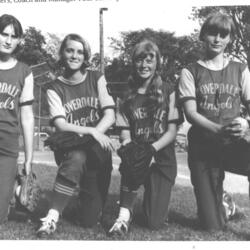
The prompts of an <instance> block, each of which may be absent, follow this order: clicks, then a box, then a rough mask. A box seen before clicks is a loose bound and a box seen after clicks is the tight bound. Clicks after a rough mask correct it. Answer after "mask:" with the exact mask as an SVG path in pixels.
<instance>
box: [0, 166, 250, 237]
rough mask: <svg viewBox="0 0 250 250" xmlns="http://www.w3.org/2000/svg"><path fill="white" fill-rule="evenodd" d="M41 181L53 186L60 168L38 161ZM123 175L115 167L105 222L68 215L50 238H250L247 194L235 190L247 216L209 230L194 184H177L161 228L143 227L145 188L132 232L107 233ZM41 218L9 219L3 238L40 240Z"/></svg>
mask: <svg viewBox="0 0 250 250" xmlns="http://www.w3.org/2000/svg"><path fill="white" fill-rule="evenodd" d="M34 172H35V173H36V175H37V177H38V179H39V183H40V185H41V187H42V189H43V190H44V191H45V193H48V192H49V191H50V190H51V189H52V186H53V181H54V178H55V175H56V168H55V167H49V166H46V165H34ZM119 184H120V178H119V174H118V172H117V170H114V172H113V176H112V182H111V186H110V190H109V196H108V200H107V204H106V206H105V211H104V214H105V216H104V218H103V221H104V224H103V226H101V225H97V226H96V227H94V228H92V229H84V228H81V227H79V226H77V225H74V224H72V223H70V222H68V221H66V220H64V219H62V220H61V221H60V222H59V224H58V230H57V232H56V233H55V234H54V235H53V237H52V238H48V239H50V240H91V241H92V240H96V241H98V240H106V241H111V240H112V241H116V240H137V241H246V240H250V222H249V216H250V206H249V198H248V195H247V194H234V196H233V197H234V199H235V201H236V203H237V204H238V206H240V208H241V209H242V210H244V216H239V217H238V218H236V219H234V220H233V221H230V222H229V223H228V228H227V229H226V230H225V231H224V232H205V231H202V230H201V229H200V227H199V222H198V220H197V216H196V204H195V200H194V195H193V190H192V188H191V187H190V186H182V185H179V184H177V185H175V187H174V189H173V192H172V198H171V205H170V210H169V220H168V223H166V225H164V226H163V228H161V229H160V230H157V231H150V230H148V229H146V228H144V227H143V219H142V218H141V217H142V216H141V206H140V205H141V200H142V192H143V189H141V190H140V194H139V199H138V202H137V204H136V213H135V217H134V221H133V223H132V224H131V227H130V231H129V233H128V235H126V236H123V237H119V238H113V237H108V236H107V234H106V231H107V229H108V228H109V226H110V225H111V224H112V222H113V220H114V219H115V217H116V214H117V211H118V204H117V201H118V200H119V195H118V193H119ZM47 205H48V204H47V203H46V202H41V203H40V207H39V210H38V211H37V212H38V214H37V218H38V217H39V216H41V215H42V214H43V213H45V212H46V211H45V210H46V208H47ZM37 225H38V224H37V222H36V221H30V222H20V221H19V222H17V221H9V222H8V223H6V224H3V225H1V226H0V229H1V233H0V239H5V240H37V238H36V236H35V231H36V229H37Z"/></svg>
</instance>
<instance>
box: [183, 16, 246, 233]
mask: <svg viewBox="0 0 250 250" xmlns="http://www.w3.org/2000/svg"><path fill="white" fill-rule="evenodd" d="M234 35H235V26H234V23H233V21H232V19H231V18H230V17H229V16H227V15H225V14H221V13H215V14H212V15H211V16H209V17H208V18H207V20H206V21H205V22H204V24H203V26H202V28H201V31H200V40H201V41H202V42H203V44H204V58H203V59H202V60H199V61H197V62H196V63H194V64H192V65H190V66H188V67H187V68H184V69H183V70H182V72H181V78H180V82H179V92H180V100H181V102H182V104H183V108H184V112H185V115H186V118H187V120H188V121H189V122H190V123H191V124H192V127H191V129H190V130H189V133H188V140H189V149H188V164H189V168H190V171H191V181H192V184H193V187H194V193H195V196H196V201H197V208H198V216H199V219H200V223H201V226H202V227H203V228H204V229H206V230H220V229H223V228H224V226H225V224H226V221H227V219H228V217H227V216H226V213H225V207H224V206H223V199H222V197H223V180H224V170H223V169H224V168H223V166H224V167H225V166H227V165H229V164H231V163H234V164H236V166H238V165H240V163H239V160H240V159H241V158H242V157H239V155H238V156H237V152H236V151H234V152H232V154H231V155H230V154H229V153H225V150H226V148H227V147H226V146H225V145H226V142H227V141H228V142H229V143H230V141H232V142H235V143H238V142H237V141H240V138H241V137H242V136H243V135H244V132H245V130H246V129H247V127H248V126H246V127H245V128H243V129H242V127H241V126H240V125H239V123H238V122H237V120H235V118H237V117H239V116H240V105H241V103H242V104H244V105H245V106H246V108H247V110H248V111H249V108H250V106H249V103H250V75H249V70H248V67H247V65H245V64H242V63H239V62H235V61H232V60H230V59H229V58H228V57H227V56H226V55H225V50H226V49H227V46H228V45H229V44H230V43H231V42H232V41H233V39H234ZM235 149H236V150H237V147H235ZM237 151H238V153H239V147H238V150H237ZM248 151H249V150H248ZM248 154H249V153H248ZM242 156H243V155H242ZM233 158H235V159H236V161H235V160H234V159H233ZM243 158H244V157H243ZM228 159H231V160H228ZM223 161H224V163H223ZM237 161H238V163H237Z"/></svg>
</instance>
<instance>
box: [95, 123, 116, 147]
mask: <svg viewBox="0 0 250 250" xmlns="http://www.w3.org/2000/svg"><path fill="white" fill-rule="evenodd" d="M91 135H92V136H93V137H94V138H95V140H96V141H98V142H99V143H100V145H101V147H102V148H103V149H105V150H108V151H114V150H115V147H114V145H113V142H112V140H111V139H110V138H109V137H108V136H107V135H105V134H103V133H101V132H99V131H98V130H97V129H95V128H93V129H91Z"/></svg>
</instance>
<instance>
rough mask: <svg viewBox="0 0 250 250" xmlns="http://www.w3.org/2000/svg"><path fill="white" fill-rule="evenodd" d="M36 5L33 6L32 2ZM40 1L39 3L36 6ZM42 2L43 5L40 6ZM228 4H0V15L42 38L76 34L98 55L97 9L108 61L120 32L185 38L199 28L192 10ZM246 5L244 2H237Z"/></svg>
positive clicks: (118, 0) (131, 0)
mask: <svg viewBox="0 0 250 250" xmlns="http://www.w3.org/2000/svg"><path fill="white" fill-rule="evenodd" d="M35 1H37V2H35ZM38 1H40V2H38ZM41 1H43V2H41ZM230 1H231V0H0V15H1V14H4V13H8V14H12V15H14V16H16V17H17V18H18V19H19V20H20V21H21V23H22V25H23V27H24V28H27V27H29V26H34V27H36V28H37V29H39V30H41V31H42V33H43V34H45V33H47V32H49V33H55V34H58V35H60V36H64V35H66V34H68V33H78V34H80V35H82V36H83V37H84V38H85V39H86V40H87V41H88V42H89V43H90V46H91V49H92V53H95V52H98V51H99V44H100V42H99V41H100V39H99V9H100V8H108V10H107V11H104V12H103V27H104V54H105V56H110V57H112V54H113V52H112V49H111V48H110V46H109V44H110V40H109V38H110V37H114V38H119V37H120V32H122V31H133V30H140V29H145V28H152V29H154V30H164V31H169V32H175V34H176V36H181V35H189V34H191V33H192V32H193V31H194V29H195V28H198V27H199V25H198V23H197V22H195V21H192V20H190V19H189V17H190V14H191V11H192V7H193V6H196V7H199V6H201V5H221V4H222V5H224V4H235V3H232V1H231V3H230ZM239 4H250V3H248V0H237V5H239Z"/></svg>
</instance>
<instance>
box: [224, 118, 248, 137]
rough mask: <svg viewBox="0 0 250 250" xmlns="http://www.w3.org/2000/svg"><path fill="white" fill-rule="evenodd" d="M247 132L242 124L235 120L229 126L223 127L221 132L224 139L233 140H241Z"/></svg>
mask: <svg viewBox="0 0 250 250" xmlns="http://www.w3.org/2000/svg"><path fill="white" fill-rule="evenodd" d="M244 133H245V131H244V129H243V127H242V126H241V124H240V122H239V121H237V120H233V121H232V122H230V123H229V124H227V125H225V126H223V127H222V128H221V130H220V134H221V135H222V137H225V138H231V139H240V138H241V137H242V136H243V135H244Z"/></svg>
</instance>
